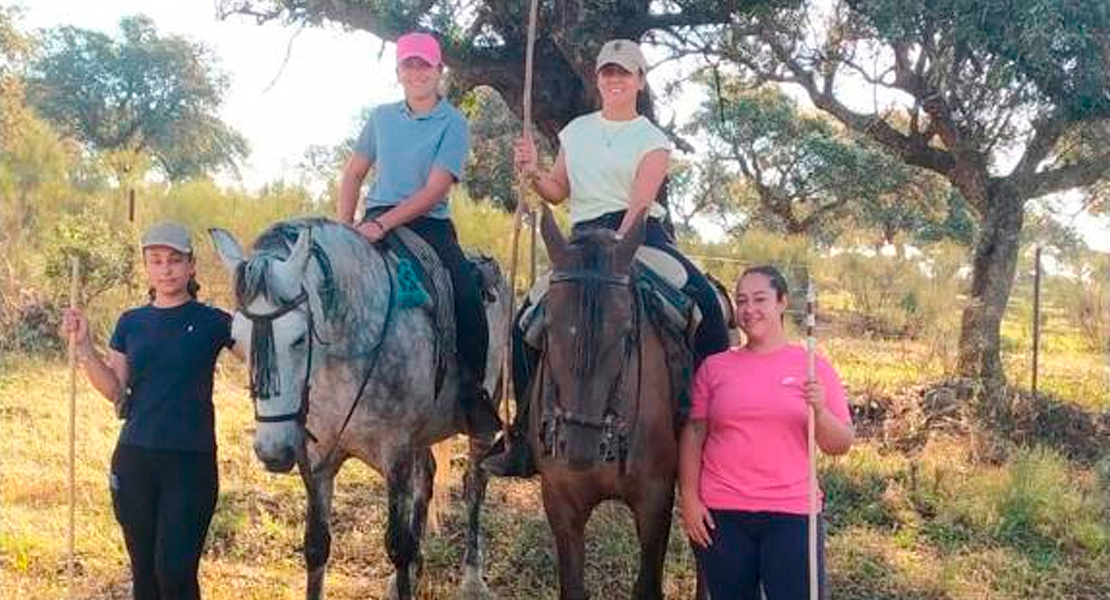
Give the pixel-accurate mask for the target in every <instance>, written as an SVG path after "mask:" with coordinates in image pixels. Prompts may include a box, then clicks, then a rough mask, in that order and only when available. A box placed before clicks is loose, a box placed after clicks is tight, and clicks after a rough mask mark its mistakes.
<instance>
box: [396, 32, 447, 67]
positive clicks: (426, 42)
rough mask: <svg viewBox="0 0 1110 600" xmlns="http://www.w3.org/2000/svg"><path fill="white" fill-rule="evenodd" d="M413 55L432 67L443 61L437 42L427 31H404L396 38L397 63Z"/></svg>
mask: <svg viewBox="0 0 1110 600" xmlns="http://www.w3.org/2000/svg"><path fill="white" fill-rule="evenodd" d="M414 56H415V57H416V58H419V59H421V60H423V61H424V62H426V63H428V64H429V65H432V66H433V67H438V66H439V65H441V64H442V63H443V56H442V55H441V54H440V51H439V42H438V41H436V38H435V36H432V35H431V34H427V33H406V34H405V35H402V36H401V37H399V38H397V64H401V61H403V60H405V59H406V58H412V57H414Z"/></svg>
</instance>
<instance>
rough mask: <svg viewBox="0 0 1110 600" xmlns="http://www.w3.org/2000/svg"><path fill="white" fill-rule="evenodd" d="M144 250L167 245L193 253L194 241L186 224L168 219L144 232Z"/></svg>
mask: <svg viewBox="0 0 1110 600" xmlns="http://www.w3.org/2000/svg"><path fill="white" fill-rule="evenodd" d="M142 244H143V250H146V249H147V248H150V247H152V246H165V247H167V248H173V249H174V250H177V251H178V252H182V253H185V254H192V253H193V242H192V238H191V237H190V236H189V230H188V229H185V227H184V226H182V225H180V224H178V223H173V222H171V221H166V222H164V223H158V224H157V225H154V226H153V227H151V228H150V229H147V230H146V233H144V234H143V240H142Z"/></svg>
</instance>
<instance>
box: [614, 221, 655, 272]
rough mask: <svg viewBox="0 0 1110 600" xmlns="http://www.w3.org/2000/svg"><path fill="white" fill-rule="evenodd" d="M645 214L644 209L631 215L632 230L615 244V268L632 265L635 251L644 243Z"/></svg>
mask: <svg viewBox="0 0 1110 600" xmlns="http://www.w3.org/2000/svg"><path fill="white" fill-rule="evenodd" d="M646 214H647V210H646V209H640V210H638V211H636V212H635V213H634V214H633V215H632V219H633V221H632V228H631V229H629V230H628V233H626V234H624V237H622V238H621V239H620V242H619V243H618V244H617V249H616V253H615V254H616V259H617V266H619V267H628V266H631V265H632V259H633V257H635V256H636V251H637V250H639V249H640V245H642V244H643V243H644V230H645V229H646V227H647V225H646V220H647V219H646Z"/></svg>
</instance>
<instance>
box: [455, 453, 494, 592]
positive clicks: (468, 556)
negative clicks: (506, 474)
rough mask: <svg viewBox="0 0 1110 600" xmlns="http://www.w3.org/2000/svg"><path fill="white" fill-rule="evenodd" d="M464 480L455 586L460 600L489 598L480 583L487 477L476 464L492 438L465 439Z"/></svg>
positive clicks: (482, 456)
mask: <svg viewBox="0 0 1110 600" xmlns="http://www.w3.org/2000/svg"><path fill="white" fill-rule="evenodd" d="M469 444H470V452H469V456H468V457H467V464H466V476H465V478H464V479H463V495H464V496H465V497H466V549H465V550H464V551H463V579H462V584H461V585H460V586H459V596H458V597H459V598H460V600H482V599H485V598H490V597H491V596H490V593H489V588H487V587H486V582H485V581H484V580H483V579H482V558H483V557H482V536H481V520H482V503H483V502H484V501H485V497H486V484H487V483H488V482H489V474H488V473H486V471H485V469H482V468H481V466H480V465H479V463H480V462H481V461H482V459H483V458H484V457H485V456H486V454H488V453H489V449H490V447H491V446H492V445H493V436H492V435H482V436H474V437H471V438H470V439H469Z"/></svg>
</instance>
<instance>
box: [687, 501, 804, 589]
mask: <svg viewBox="0 0 1110 600" xmlns="http://www.w3.org/2000/svg"><path fill="white" fill-rule="evenodd" d="M710 512H711V513H712V515H713V522H714V523H715V524H716V526H717V527H716V528H715V529H713V530H711V532H710V537H711V538H712V540H713V543H712V544H710V546H709V547H708V548H702V547H700V546H698V545H697V544H693V547H694V555H695V556H696V557H697V561H698V567H699V569H700V570H701V572H702V574H703V575H704V577H705V584H706V587H707V588H708V590H709V598H710V600H760V595H759V590H760V587H761V586H762V588H763V591H764V593H766V595H767V600H803V599H804V598H809V558H808V541H807V537H806V530H807V526H808V523H807V518H806V516H805V515H788V514H782V513H769V512H748V511H733V510H711V511H710ZM817 523H818V526H817V572H818V579H817V581H818V585H819V586H820V594H819V597H821V598H825V597H826V596H825V551H824V548H825V539H824V538H825V535H824V534H825V532H824V525H823V523H822V520H821V518H820V517H818V519H817Z"/></svg>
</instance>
